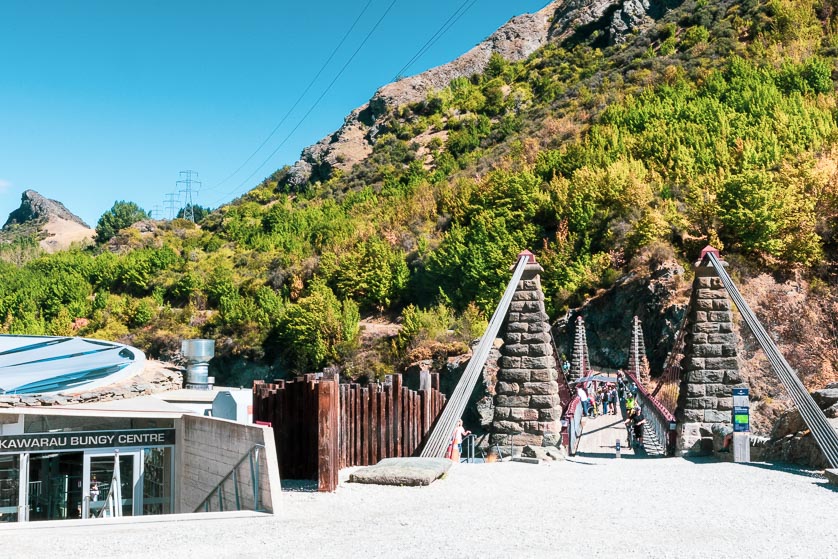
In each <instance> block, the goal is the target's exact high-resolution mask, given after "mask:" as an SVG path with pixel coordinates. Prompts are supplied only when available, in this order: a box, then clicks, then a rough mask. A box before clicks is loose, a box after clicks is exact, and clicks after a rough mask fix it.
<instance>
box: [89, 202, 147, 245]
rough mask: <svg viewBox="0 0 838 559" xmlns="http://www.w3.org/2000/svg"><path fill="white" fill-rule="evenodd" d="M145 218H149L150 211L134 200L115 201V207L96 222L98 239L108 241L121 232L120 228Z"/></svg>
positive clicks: (101, 241)
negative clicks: (147, 211)
mask: <svg viewBox="0 0 838 559" xmlns="http://www.w3.org/2000/svg"><path fill="white" fill-rule="evenodd" d="M143 219H148V213H146V211H145V210H143V209H142V208H140V207H139V206H138V205H137V204H135V203H134V202H125V201H124V200H119V201H117V202H114V204H113V207H112V208H111V209H109V210H108V211H106V212H105V213H103V214H102V217H100V218H99V222H98V223H97V224H96V241H97V242H99V243H106V242H108V241H109V240H111V239H112V238H113V237H114V236H115V235H116V234H117V233H119V230H120V229H125V228H126V227H128V226H130V225H133V224H134V223H136V222H138V221H141V220H143Z"/></svg>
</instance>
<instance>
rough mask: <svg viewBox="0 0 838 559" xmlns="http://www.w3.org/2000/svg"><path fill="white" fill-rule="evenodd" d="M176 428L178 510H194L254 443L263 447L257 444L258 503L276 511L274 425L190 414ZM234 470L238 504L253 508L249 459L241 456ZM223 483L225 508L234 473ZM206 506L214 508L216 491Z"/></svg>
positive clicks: (230, 501) (230, 505)
mask: <svg viewBox="0 0 838 559" xmlns="http://www.w3.org/2000/svg"><path fill="white" fill-rule="evenodd" d="M176 428H177V446H176V447H175V452H176V461H175V468H176V476H177V481H178V483H177V484H176V489H175V503H176V511H177V512H180V513H189V512H193V511H194V510H195V508H196V507H198V506H199V505H201V503H202V502H203V501H204V499H205V498H206V497H207V496H208V495H209V494H210V492H211V491H212V490H213V488H215V487H216V485H217V484H218V483H219V482H220V481H221V480H222V479H223V478H224V477H225V476H226V475H227V474H228V473H230V471H231V470H232V469H233V467H234V466H235V465H236V463H237V462H239V460H241V459H242V458H243V457H244V456H246V455H247V454H248V452H250V450H251V449H252V448H253V445H255V444H262V445H264V446H265V448H264V449H259V461H258V462H259V476H258V479H259V482H258V484H259V494H260V498H261V503H260V505H261V507H262V509H264V510H266V511H269V512H275V511H276V509H277V507H278V506H279V495H280V491H281V488H280V484H279V465H278V461H277V454H276V446H275V445H274V436H273V429H271V428H270V427H263V426H260V425H243V424H240V423H235V422H233V421H227V420H224V419H217V418H212V417H201V416H190V415H185V416H183V418H181V419H180V420H178V421H177V423H176ZM237 472H238V491H239V499H240V502H241V506H242V508H243V509H250V510H252V509H253V505H254V503H253V501H254V499H253V484H252V481H251V480H252V475H251V467H250V460H249V459H246V458H245V460H244V462H242V464H241V465H240V466H239V467H238V468H237ZM222 487H223V500H224V510H235V509H236V501H235V486H234V483H233V478H232V477H231V478H230V479H228V480H227V481H226V482H225V483H224V484H223V486H222ZM210 510H213V511H215V510H219V504H218V498H217V496H216V497H214V498H213V499H211V506H210Z"/></svg>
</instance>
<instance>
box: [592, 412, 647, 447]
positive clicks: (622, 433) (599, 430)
mask: <svg viewBox="0 0 838 559" xmlns="http://www.w3.org/2000/svg"><path fill="white" fill-rule="evenodd" d="M623 421H625V419H624V412H623V410H621V409H619V410H617V415H609V414H606V415H600V416H598V417H587V418H583V419H582V438H581V439H579V448H578V450H577V451H576V455H577V456H589V457H599V458H614V457H615V447H616V442H617V439H619V440H620V457H622V458H629V457H631V458H633V457H634V456H635V454H642V453H643V451H642V450H640V451H639V452H635V450H633V449H632V448H630V447H629V446H628V445H627V444H626V437H627V436H628V431H627V430H626V427H625V425H624V424H623Z"/></svg>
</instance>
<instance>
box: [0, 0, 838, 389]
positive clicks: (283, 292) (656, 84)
mask: <svg viewBox="0 0 838 559" xmlns="http://www.w3.org/2000/svg"><path fill="white" fill-rule="evenodd" d="M837 17H838V10H836V6H835V5H834V2H831V1H827V0H824V1H812V0H770V1H767V2H766V1H758V0H746V1H744V2H732V1H721V2H706V1H704V0H699V1H697V2H693V1H686V2H683V3H682V4H681V6H680V7H678V8H675V9H672V10H670V11H669V12H667V14H666V15H665V16H663V18H662V19H661V20H660V21H659V22H658V23H657V24H656V26H654V27H652V28H651V29H649V30H647V31H646V32H642V33H637V34H635V35H632V36H629V37H628V38H627V40H626V41H625V42H623V43H621V44H616V45H611V46H607V45H605V44H603V42H602V37H601V36H600V35H599V34H598V32H593V33H592V34H591V36H590V37H588V38H587V40H578V38H577V39H574V41H573V42H572V44H571V42H569V41H568V42H565V43H562V42H552V43H550V44H548V45H546V46H544V47H543V48H541V49H539V50H538V51H537V52H535V53H534V54H533V55H532V56H530V57H529V59H527V60H525V61H522V62H517V63H510V62H508V61H506V60H504V59H503V58H501V57H500V56H497V55H494V56H493V57H492V59H491V61H490V63H489V65H488V67H487V69H486V71H485V72H483V73H482V74H478V75H474V76H472V77H471V78H458V79H455V80H454V81H452V82H451V84H450V85H449V86H448V87H447V88H445V89H443V90H441V91H439V92H437V93H434V94H432V95H430V96H429V97H428V98H427V99H426V100H424V101H423V102H420V103H416V104H413V105H408V106H403V107H391V108H390V109H389V112H388V113H387V116H386V123H385V125H384V126H383V127H382V129H381V130H378V131H377V136H376V138H375V146H374V149H373V152H372V154H371V155H370V156H369V157H368V158H367V159H366V160H364V161H363V162H361V163H358V164H357V165H355V166H354V167H353V168H352V169H351V170H349V171H346V172H343V171H334V172H333V173H332V174H331V176H330V177H329V178H328V179H325V180H320V181H316V182H309V183H307V184H305V185H303V186H302V187H295V188H293V189H291V188H290V187H288V185H286V184H284V183H283V180H282V178H283V176H284V172H285V171H284V170H280V171H278V172H277V173H275V174H274V175H272V176H271V177H269V178H268V179H266V180H265V181H264V182H263V183H261V184H260V185H258V186H257V187H256V188H254V189H253V190H252V191H250V192H249V193H247V194H245V195H244V196H242V197H241V198H240V199H238V200H236V201H234V202H233V203H231V204H229V205H226V206H223V207H221V208H219V209H217V210H215V211H213V212H211V213H209V214H208V215H206V216H205V217H204V218H203V219H202V220H201V222H200V225H199V226H195V225H193V224H192V223H190V222H187V221H185V220H182V219H177V220H173V221H171V222H157V228H156V231H155V232H153V233H140V232H139V231H138V230H136V229H131V228H130V227H129V225H130V224H131V223H133V221H130V219H134V218H136V217H137V216H138V215H139V214H138V213H136V212H135V213H133V214H131V212H129V211H127V210H130V209H132V208H130V207H129V206H130V203H125V202H117V203H116V204H115V205H114V208H112V209H111V210H110V211H109V212H108V213H106V214H105V215H103V216H102V219H101V220H100V222H99V225H98V226H97V232H98V235H99V236H98V241H99V244H98V246H97V247H95V248H92V249H87V250H82V249H77V250H71V251H68V252H64V253H60V254H55V255H49V256H48V255H39V254H37V253H34V254H33V253H30V252H29V249H28V248H27V247H28V245H25V244H24V245H18V246H17V247H6V248H3V249H2V251H0V260H2V261H0V277H2V278H3V281H2V282H0V331H2V332H5V333H28V334H67V333H71V332H72V333H74V334H79V335H85V336H91V337H102V338H109V339H120V340H123V341H128V342H131V343H134V344H136V345H138V346H139V347H141V348H143V349H145V350H147V351H149V352H150V353H151V354H152V355H160V356H170V355H174V354H175V353H176V351H177V349H176V348H177V347H178V343H179V340H180V339H181V338H183V337H196V336H200V337H209V338H215V339H218V340H220V342H219V344H218V347H219V350H220V351H221V352H222V355H225V356H236V357H240V358H242V359H247V360H252V361H254V362H259V363H262V364H268V365H270V366H272V367H273V369H272V372H271V374H272V375H273V376H279V375H281V374H285V373H290V372H310V371H314V370H317V369H321V368H323V367H325V366H327V365H330V364H337V365H338V366H342V365H343V366H345V371H346V372H347V373H350V374H352V375H353V376H359V375H365V374H367V375H370V376H375V375H380V374H381V372H382V371H385V372H386V371H388V370H389V371H392V370H394V368H396V367H398V366H400V365H402V364H403V363H404V362H405V360H406V359H407V358H408V356H409V355H413V356H421V355H423V354H424V353H427V352H424V353H423V350H422V349H421V348H422V347H431V346H432V345H433V344H436V345H435V346H434V347H436V348H439V347H440V344H441V345H442V346H444V347H445V348H448V349H447V350H446V351H461V350H464V349H465V347H466V345H465V344H466V343H468V342H470V341H471V340H472V339H473V338H474V337H476V336H479V335H480V333H481V326H480V325H481V324H485V320H486V317H487V316H489V315H490V314H491V312H492V311H493V310H494V306H495V305H496V304H497V301H498V300H499V298H500V294H501V292H502V290H503V288H504V286H505V284H506V282H507V281H508V278H509V267H510V265H511V264H512V263H513V262H514V260H515V256H516V255H517V254H518V252H519V251H521V250H523V249H525V248H529V249H531V250H533V251H534V252H535V253H536V256H537V258H538V261H539V262H540V263H541V264H542V266H543V267H544V269H545V272H544V274H543V276H542V281H543V285H544V289H545V292H546V295H547V297H548V300H547V306H548V312H549V313H550V315H551V316H552V317H556V316H558V315H559V314H561V313H563V312H564V311H566V310H567V308H568V307H570V306H574V305H578V304H579V303H580V302H582V301H583V300H584V298H585V297H587V296H589V295H590V294H592V293H594V292H596V291H597V290H598V289H601V288H603V287H608V286H610V285H612V284H613V283H614V281H615V280H616V279H617V278H618V277H619V276H620V275H621V274H623V273H624V272H626V271H628V265H627V263H630V262H631V261H632V259H633V258H634V257H635V256H637V255H639V254H640V253H641V252H642V251H644V250H646V249H648V248H649V247H660V246H664V247H667V249H666V250H669V251H671V252H672V253H673V254H676V255H678V257H679V258H681V259H682V260H683V261H684V262H688V261H690V259H691V258H694V257H695V255H696V254H697V253H698V251H699V250H700V248H701V247H703V246H704V245H706V244H708V243H711V244H713V245H714V246H716V247H717V248H720V249H723V250H725V251H727V252H729V253H736V254H738V255H740V256H741V258H742V259H743V261H746V262H751V263H753V264H754V266H756V267H758V268H759V269H761V270H764V271H768V272H770V273H774V274H777V275H779V276H783V275H788V274H802V275H804V276H805V277H807V278H809V279H810V280H811V282H813V284H816V285H818V286H820V287H819V291H818V294H817V296H818V297H820V300H822V301H835V297H836V287H835V285H836V266H835V260H836V252H838V251H836V249H837V248H838V228H836V218H837V217H838V171H837V170H836V164H835V161H836V155H838V135H836V133H838V126H836V117H838V106H836V94H835V85H834V81H833V76H834V73H835V70H836V66H835V64H836V58H837V57H838V35H836V30H837V29H838V27H836V21H838V20H836V18H837ZM137 209H139V208H137ZM125 214H131V215H130V219H128V218H125V217H124V216H125ZM196 215H197V214H196ZM140 219H142V217H141V218H140ZM129 221H130V223H129ZM134 221H136V219H134ZM362 313H364V314H369V313H385V314H387V315H389V316H392V317H399V320H400V321H401V323H402V326H403V328H402V331H401V333H400V334H399V335H398V336H397V337H396V338H395V339H394V340H392V343H390V344H386V345H383V346H381V347H380V348H379V349H378V350H377V353H376V357H375V359H373V360H372V361H371V362H370V361H366V362H365V365H364V367H368V368H369V370H367V371H364V370H358V367H349V366H346V364H347V363H353V359H354V356H356V354H357V353H358V351H359V344H358V335H359V330H358V320H359V317H360V316H361V314H362ZM80 318H83V319H85V320H84V321H80V320H78V319H80ZM458 348H460V349H458ZM355 362H357V361H355ZM832 368H833V369H838V364H833V367H832ZM216 375H217V376H219V377H220V379H219V380H220V381H223V372H216Z"/></svg>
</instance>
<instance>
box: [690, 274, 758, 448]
mask: <svg viewBox="0 0 838 559" xmlns="http://www.w3.org/2000/svg"><path fill="white" fill-rule="evenodd" d="M730 308H731V307H730V300H729V298H728V295H727V291H726V290H725V288H724V286H723V285H722V280H721V279H720V278H719V277H718V275H717V274H716V272H715V270H713V268H712V267H711V266H709V265H705V266H703V265H701V264H700V263H698V264H697V265H696V274H695V280H694V282H693V291H692V299H691V301H690V314H689V316H688V317H687V335H686V340H685V341H686V344H685V348H684V358H683V360H682V361H681V369H682V376H681V387H680V393H679V397H678V410H677V413H676V419H677V420H678V440H677V445H676V449H677V452H678V454H680V455H685V454H695V453H702V452H708V451H711V450H712V447H711V446H710V444H711V443H712V428H713V425H716V424H730V423H731V422H732V421H731V419H732V418H731V415H732V409H733V397H732V391H731V389H732V388H733V387H736V386H742V377H741V376H740V374H739V362H738V359H737V355H736V333H735V331H734V329H733V317H732V314H731V310H730ZM703 441H704V442H703Z"/></svg>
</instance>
